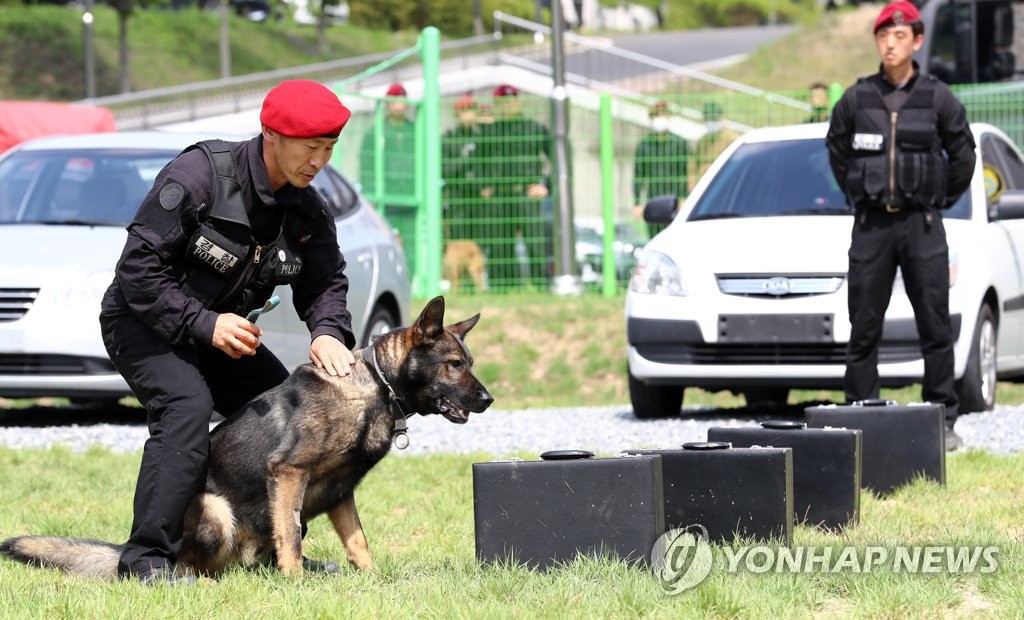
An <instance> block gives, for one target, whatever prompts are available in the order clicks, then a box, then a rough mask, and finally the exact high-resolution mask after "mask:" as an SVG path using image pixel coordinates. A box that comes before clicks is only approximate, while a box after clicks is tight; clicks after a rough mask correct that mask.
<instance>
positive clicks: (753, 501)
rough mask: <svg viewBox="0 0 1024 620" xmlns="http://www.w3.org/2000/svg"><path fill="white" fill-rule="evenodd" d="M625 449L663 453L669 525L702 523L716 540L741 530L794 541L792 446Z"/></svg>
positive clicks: (754, 535)
mask: <svg viewBox="0 0 1024 620" xmlns="http://www.w3.org/2000/svg"><path fill="white" fill-rule="evenodd" d="M625 452H626V453H628V454H644V455H660V456H661V458H662V464H661V467H662V476H663V478H664V480H665V527H666V528H667V529H676V528H679V529H685V528H687V527H690V526H693V525H700V526H703V527H704V528H705V529H706V530H707V533H708V538H709V539H710V540H712V541H726V542H728V541H731V540H733V539H734V537H735V536H736V534H739V535H740V536H743V537H752V538H757V539H761V540H776V541H780V542H783V543H785V544H787V545H789V544H791V543H792V541H793V451H792V449H790V448H732V447H730V446H729V444H727V443H722V442H692V443H685V444H683V448H682V449H681V450H679V449H675V450H626V451H625Z"/></svg>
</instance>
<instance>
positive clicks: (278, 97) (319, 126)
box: [260, 80, 352, 138]
mask: <svg viewBox="0 0 1024 620" xmlns="http://www.w3.org/2000/svg"><path fill="white" fill-rule="evenodd" d="M351 116H352V111H351V110H349V109H348V108H346V107H345V106H344V104H342V103H341V100H339V99H338V96H337V95H335V94H334V93H332V92H331V91H330V89H328V88H327V87H326V86H324V85H323V84H320V83H319V82H313V81H310V80H285V81H284V82H281V83H280V84H278V85H277V86H275V87H274V88H272V89H270V92H269V93H267V96H266V97H265V98H264V99H263V109H262V110H261V111H260V122H261V123H263V124H264V125H266V126H267V127H269V128H271V129H273V130H274V131H276V132H277V133H279V134H281V135H283V136H289V137H292V138H319V137H327V136H331V137H333V136H337V135H338V134H340V133H341V130H342V128H344V127H345V123H347V122H348V119H349V118H350V117H351Z"/></svg>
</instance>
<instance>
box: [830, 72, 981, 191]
mask: <svg viewBox="0 0 1024 620" xmlns="http://www.w3.org/2000/svg"><path fill="white" fill-rule="evenodd" d="M914 68H915V73H914V75H913V77H912V78H911V79H910V81H909V82H908V83H907V84H906V86H904V87H903V89H902V90H897V88H896V87H895V86H893V85H892V84H891V83H890V82H889V81H888V80H887V79H886V78H885V75H884V73H883V72H882V70H881V69H880V70H879V72H878V73H876V74H874V75H871V76H868V77H866V78H861V80H860V81H858V82H857V84H855V85H854V86H852V87H851V88H849V89H847V91H846V92H845V93H844V94H843V97H842V98H841V99H840V100H839V102H838V103H836V106H835V109H834V110H833V111H832V119H831V124H830V126H829V130H828V136H827V137H826V139H825V141H826V144H827V146H828V150H829V163H830V165H831V167H832V172H833V174H834V175H835V178H836V181H837V182H838V183H839V185H840V187H841V188H842V189H843V191H844V192H845V193H846V195H847V198H848V200H849V202H850V204H851V206H854V207H864V206H871V207H881V206H884V205H887V204H888V205H892V206H896V207H926V208H927V207H937V208H945V207H949V206H952V205H953V203H955V202H956V200H957V199H958V198H959V197H960V195H961V194H963V193H964V191H966V190H967V188H968V187H969V186H970V183H971V178H972V176H973V175H974V165H975V153H974V146H975V143H974V136H973V135H972V134H971V130H970V127H969V126H968V123H967V113H966V111H965V110H964V106H963V104H961V103H960V101H959V100H958V99H957V98H956V96H955V95H954V94H953V93H952V92H951V91H950V90H949V88H948V87H947V86H946V85H945V84H943V83H942V82H940V81H938V80H936V79H934V78H933V77H932V76H927V75H921V74H920V73H918V72H917V65H916V63H915V65H914ZM894 103H895V106H894V105H893V104H894ZM893 120H896V123H895V124H894V123H893ZM947 158H948V161H947Z"/></svg>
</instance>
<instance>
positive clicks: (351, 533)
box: [327, 493, 373, 570]
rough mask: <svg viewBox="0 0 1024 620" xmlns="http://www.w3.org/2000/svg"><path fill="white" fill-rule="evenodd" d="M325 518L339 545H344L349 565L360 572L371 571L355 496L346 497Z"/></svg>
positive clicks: (368, 548) (368, 551)
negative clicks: (331, 524) (338, 539)
mask: <svg viewBox="0 0 1024 620" xmlns="http://www.w3.org/2000/svg"><path fill="white" fill-rule="evenodd" d="M327 516H328V518H330V520H331V523H333V524H334V531H335V532H337V533H338V537H339V538H341V543H342V544H343V545H345V553H346V554H347V555H348V561H349V563H351V564H352V566H355V567H356V568H359V569H362V570H373V561H372V560H370V547H369V546H368V545H367V544H366V535H365V534H363V524H362V523H360V522H359V513H357V512H356V496H355V494H354V493H349V494H348V495H346V496H345V499H343V500H341V503H340V504H338V505H337V506H335V507H334V508H332V509H331V510H330V512H328V513H327Z"/></svg>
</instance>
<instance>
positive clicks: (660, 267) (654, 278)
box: [629, 250, 686, 296]
mask: <svg viewBox="0 0 1024 620" xmlns="http://www.w3.org/2000/svg"><path fill="white" fill-rule="evenodd" d="M629 290H630V291H632V292H634V293H649V294H652V295H678V296H684V295H686V287H684V286H683V277H682V274H680V273H679V267H677V266H676V264H675V263H674V262H672V259H671V258H669V257H668V256H666V255H665V254H662V253H661V252H654V251H650V250H648V251H645V252H643V253H642V254H641V255H640V261H639V262H638V263H637V265H636V268H635V269H633V277H632V278H630V280H629Z"/></svg>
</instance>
